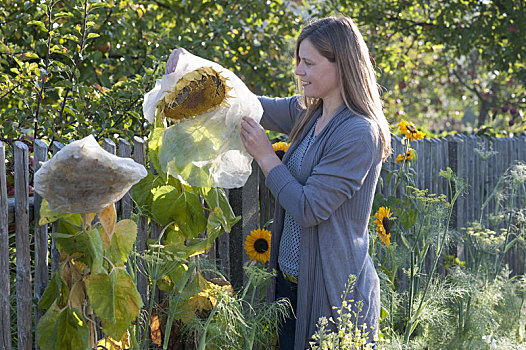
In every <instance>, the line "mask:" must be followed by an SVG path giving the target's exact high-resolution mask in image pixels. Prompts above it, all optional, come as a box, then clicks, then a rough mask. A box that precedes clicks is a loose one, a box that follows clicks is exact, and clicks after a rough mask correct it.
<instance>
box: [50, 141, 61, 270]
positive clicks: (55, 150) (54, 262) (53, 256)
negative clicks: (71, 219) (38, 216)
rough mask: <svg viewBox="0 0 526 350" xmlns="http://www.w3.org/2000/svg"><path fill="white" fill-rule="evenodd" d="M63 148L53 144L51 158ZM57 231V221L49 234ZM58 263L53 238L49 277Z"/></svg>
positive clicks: (55, 143)
mask: <svg viewBox="0 0 526 350" xmlns="http://www.w3.org/2000/svg"><path fill="white" fill-rule="evenodd" d="M62 148H64V145H63V144H62V143H60V142H57V141H55V142H53V145H52V150H53V156H55V155H56V154H57V153H58V152H60V150H61V149H62ZM57 230H58V221H55V222H54V223H52V224H51V232H52V233H55V232H57ZM59 263H60V253H59V252H58V249H57V245H56V242H55V239H54V238H51V275H53V274H54V273H55V271H57V269H58V265H59Z"/></svg>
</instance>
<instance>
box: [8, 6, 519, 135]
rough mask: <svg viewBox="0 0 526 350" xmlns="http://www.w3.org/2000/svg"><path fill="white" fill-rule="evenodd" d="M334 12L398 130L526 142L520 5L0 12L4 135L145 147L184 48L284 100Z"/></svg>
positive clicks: (71, 8)
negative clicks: (168, 75) (148, 99)
mask: <svg viewBox="0 0 526 350" xmlns="http://www.w3.org/2000/svg"><path fill="white" fill-rule="evenodd" d="M331 14H347V15H350V16H351V17H353V18H354V19H355V21H356V22H357V24H358V25H359V27H360V28H361V30H362V33H363V35H364V37H365V39H366V42H367V43H368V45H369V48H370V50H371V55H372V58H371V59H373V60H374V61H375V64H376V66H377V68H378V73H379V82H380V84H381V85H382V86H383V89H384V93H383V97H384V101H385V108H386V115H387V117H388V119H389V120H390V121H391V122H392V123H394V122H396V121H398V120H399V119H401V118H405V119H409V120H411V121H414V122H417V123H419V124H420V125H422V126H423V127H424V128H426V129H427V130H428V131H431V132H432V133H435V134H440V133H442V132H444V131H446V132H447V131H451V130H457V131H467V132H477V133H479V134H482V133H487V134H493V135H500V136H510V135H516V134H518V133H521V132H524V125H525V123H524V121H523V118H524V110H525V106H526V96H525V91H526V63H525V62H526V60H525V57H524V55H525V54H524V52H526V41H525V40H524V35H525V28H526V16H525V15H526V3H525V2H524V1H521V0H516V1H513V0H501V1H484V0H447V1H441V2H436V1H429V0H422V1H400V0H382V1H380V0H353V1H351V0H338V1H337V0H326V1H321V2H320V1H312V0H304V1H301V0H295V1H291V0H288V1H285V0H266V1H262V0H253V1H249V2H248V1H247V2H242V1H241V2H239V1H231V0H218V1H207V0H201V1H197V0H157V1H149V0H141V1H128V0H122V1H118V0H112V1H108V2H101V1H95V0H61V1H57V0H50V1H36V0H29V1H22V0H5V1H3V2H2V4H0V67H1V69H0V108H1V119H0V125H1V130H2V131H1V135H0V136H1V137H2V139H3V140H5V141H12V140H14V139H17V138H19V137H20V136H21V135H22V134H29V135H34V136H35V137H37V138H43V139H45V140H48V141H53V140H57V141H61V142H67V141H68V140H70V139H72V138H81V137H84V136H86V135H88V134H90V133H91V134H94V135H95V136H96V137H97V138H98V139H101V138H103V137H109V138H116V137H123V138H127V139H131V138H132V137H133V136H134V135H139V136H144V135H146V134H147V132H148V131H149V127H148V125H147V124H145V123H144V121H143V119H142V109H141V106H142V97H143V95H144V93H145V92H146V91H148V90H149V89H151V88H152V87H153V84H154V81H155V79H156V78H159V77H160V76H161V75H162V73H163V71H164V62H165V61H166V59H167V57H168V55H169V54H170V52H171V50H172V49H174V48H176V47H185V48H186V49H188V50H189V51H191V52H193V53H194V54H197V55H200V56H202V57H205V58H207V59H211V60H214V61H216V62H218V63H220V64H222V65H223V66H225V67H227V68H229V69H231V70H233V71H234V72H235V73H236V74H238V75H239V76H240V77H241V78H242V79H243V80H244V81H245V82H246V83H247V85H248V86H249V87H250V88H251V89H253V91H254V92H255V93H257V94H266V95H276V96H285V95H290V94H292V93H294V84H293V60H292V58H293V49H294V39H295V37H296V35H297V33H298V31H299V30H300V29H301V26H302V25H303V24H305V23H306V21H307V19H308V18H311V17H312V18H316V17H320V16H325V15H331Z"/></svg>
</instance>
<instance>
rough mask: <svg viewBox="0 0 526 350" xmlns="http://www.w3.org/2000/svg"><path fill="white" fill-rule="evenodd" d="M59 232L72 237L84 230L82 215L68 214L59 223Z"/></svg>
mask: <svg viewBox="0 0 526 350" xmlns="http://www.w3.org/2000/svg"><path fill="white" fill-rule="evenodd" d="M57 230H58V232H60V233H66V234H70V235H74V234H77V233H78V232H79V231H81V230H82V218H81V216H80V214H67V215H66V216H63V217H62V218H61V219H60V221H59V222H58V228H57Z"/></svg>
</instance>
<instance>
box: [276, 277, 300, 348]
mask: <svg viewBox="0 0 526 350" xmlns="http://www.w3.org/2000/svg"><path fill="white" fill-rule="evenodd" d="M281 298H287V299H289V300H290V303H291V305H292V309H293V310H294V314H291V315H290V317H287V318H286V319H285V323H284V324H282V325H281V327H280V328H279V331H278V338H279V349H280V350H293V349H294V336H295V334H296V304H297V303H298V285H297V284H295V283H292V282H289V281H287V280H286V279H285V278H284V277H283V274H282V273H281V271H278V276H277V277H276V299H281Z"/></svg>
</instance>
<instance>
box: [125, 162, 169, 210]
mask: <svg viewBox="0 0 526 350" xmlns="http://www.w3.org/2000/svg"><path fill="white" fill-rule="evenodd" d="M165 184H166V182H165V181H164V180H163V179H162V178H161V177H160V176H159V175H154V174H152V173H151V172H148V175H147V176H146V177H144V178H142V179H141V181H139V182H138V183H136V184H135V185H133V187H132V197H133V200H134V201H135V202H136V203H137V205H138V206H140V207H141V209H142V210H145V211H146V212H147V213H149V212H151V206H152V201H153V192H154V189H156V188H157V187H160V186H163V185H165Z"/></svg>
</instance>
